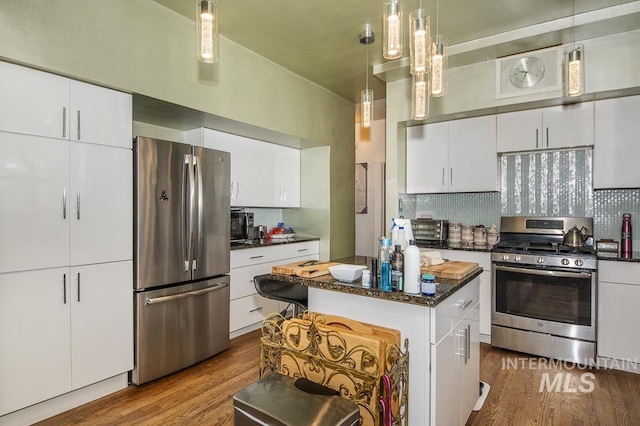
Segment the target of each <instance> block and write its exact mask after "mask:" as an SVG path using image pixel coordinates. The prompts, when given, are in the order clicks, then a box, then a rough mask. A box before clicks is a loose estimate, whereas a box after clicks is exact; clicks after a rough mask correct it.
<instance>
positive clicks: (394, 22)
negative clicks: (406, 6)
mask: <svg viewBox="0 0 640 426" xmlns="http://www.w3.org/2000/svg"><path fill="white" fill-rule="evenodd" d="M402 9H403V2H402V1H400V0H391V1H390V2H387V3H384V15H383V37H384V42H383V44H382V55H383V56H384V57H385V58H386V59H398V58H400V57H402V42H403V38H404V37H403V31H402Z"/></svg>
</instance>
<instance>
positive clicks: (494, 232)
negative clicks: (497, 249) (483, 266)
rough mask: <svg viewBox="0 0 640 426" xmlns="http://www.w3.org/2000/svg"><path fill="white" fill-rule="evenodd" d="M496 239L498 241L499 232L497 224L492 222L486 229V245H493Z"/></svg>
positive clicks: (496, 242)
mask: <svg viewBox="0 0 640 426" xmlns="http://www.w3.org/2000/svg"><path fill="white" fill-rule="evenodd" d="M498 241H500V233H499V232H498V226H497V225H496V224H495V223H494V224H493V225H491V227H490V228H489V229H487V245H488V246H495V245H496V244H498Z"/></svg>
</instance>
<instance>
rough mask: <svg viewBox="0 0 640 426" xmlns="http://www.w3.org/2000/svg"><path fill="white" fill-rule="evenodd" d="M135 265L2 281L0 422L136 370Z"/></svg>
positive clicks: (3, 278)
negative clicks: (13, 413)
mask: <svg viewBox="0 0 640 426" xmlns="http://www.w3.org/2000/svg"><path fill="white" fill-rule="evenodd" d="M132 274H133V262H132V261H128V262H116V263H111V264H109V263H107V264H99V265H90V266H83V267H76V268H48V269H42V270H37V271H26V272H15V273H7V274H0V305H1V308H0V342H2V345H0V361H1V362H0V377H2V380H0V394H2V395H3V398H0V415H3V414H6V413H8V412H11V411H14V410H17V409H20V408H22V407H25V406H28V405H31V404H35V403H37V402H40V401H43V400H45V399H49V398H52V397H54V396H57V395H60V394H63V393H66V392H69V391H72V390H75V389H79V388H82V387H84V386H87V385H89V384H92V383H95V382H98V381H100V380H103V379H106V378H109V377H113V376H115V375H117V374H120V373H122V372H125V371H128V370H131V369H132V368H133V357H132V353H133V328H132V321H133V299H132V296H131V276H132Z"/></svg>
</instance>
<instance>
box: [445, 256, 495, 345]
mask: <svg viewBox="0 0 640 426" xmlns="http://www.w3.org/2000/svg"><path fill="white" fill-rule="evenodd" d="M440 253H441V254H442V257H443V258H445V259H449V260H459V261H463V262H476V263H477V264H478V266H480V267H481V268H482V274H480V277H479V278H480V297H479V299H478V300H479V301H480V334H481V337H483V338H484V340H483V341H484V342H486V343H490V340H491V253H489V252H480V251H465V250H440Z"/></svg>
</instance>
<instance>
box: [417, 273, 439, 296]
mask: <svg viewBox="0 0 640 426" xmlns="http://www.w3.org/2000/svg"><path fill="white" fill-rule="evenodd" d="M420 291H421V292H422V294H423V295H425V296H433V295H434V294H436V277H435V275H432V274H422V283H421V286H420Z"/></svg>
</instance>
